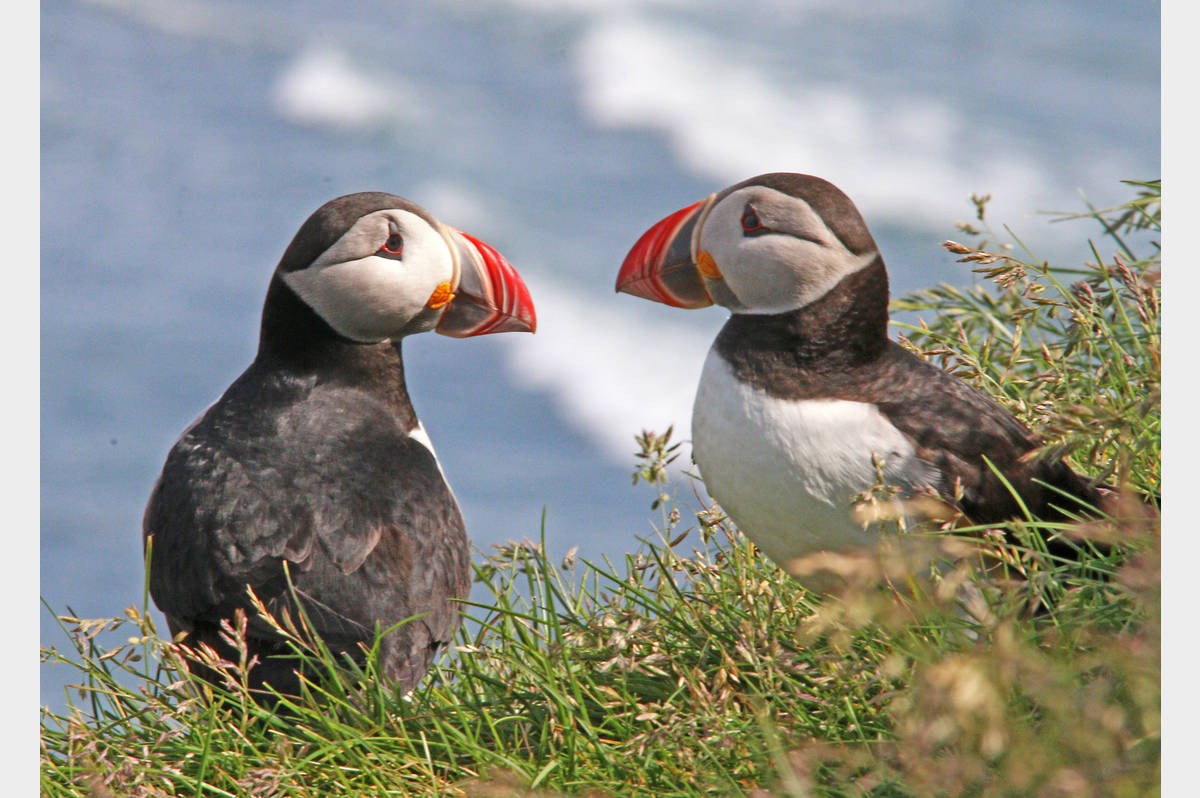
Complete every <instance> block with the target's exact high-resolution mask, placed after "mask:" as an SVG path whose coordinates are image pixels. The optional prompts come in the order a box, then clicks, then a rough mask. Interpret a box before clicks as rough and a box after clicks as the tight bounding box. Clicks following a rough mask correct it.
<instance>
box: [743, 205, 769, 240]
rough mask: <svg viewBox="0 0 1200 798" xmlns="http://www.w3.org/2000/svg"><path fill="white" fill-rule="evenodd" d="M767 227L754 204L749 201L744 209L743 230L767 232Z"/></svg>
mask: <svg viewBox="0 0 1200 798" xmlns="http://www.w3.org/2000/svg"><path fill="white" fill-rule="evenodd" d="M766 229H767V228H766V226H765V225H763V223H762V220H761V219H759V218H758V211H756V210H754V206H753V205H751V204H750V203H749V202H747V203H746V207H745V209H744V210H743V211H742V232H744V233H758V232H765V231H766Z"/></svg>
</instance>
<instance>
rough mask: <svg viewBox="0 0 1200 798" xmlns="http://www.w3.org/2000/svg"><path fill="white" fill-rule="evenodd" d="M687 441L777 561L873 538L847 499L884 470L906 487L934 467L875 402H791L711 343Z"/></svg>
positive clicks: (717, 491) (721, 497)
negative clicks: (763, 387)
mask: <svg viewBox="0 0 1200 798" xmlns="http://www.w3.org/2000/svg"><path fill="white" fill-rule="evenodd" d="M692 448H693V452H694V454H695V457H696V464H697V465H698V466H699V467H700V474H701V476H703V477H704V483H705V485H706V487H707V488H708V492H709V494H710V495H712V497H713V498H714V499H716V500H717V501H718V502H719V503H720V504H721V507H722V508H723V509H724V510H725V512H726V513H727V514H728V515H729V517H730V518H732V519H733V521H734V523H736V524H737V525H738V527H739V528H740V529H741V530H742V532H744V533H745V534H746V535H747V536H748V537H749V538H750V539H751V540H753V541H754V543H755V544H756V545H757V546H758V547H759V548H760V549H762V551H763V553H764V554H766V555H767V556H768V557H770V558H771V559H773V560H775V562H776V563H779V564H785V563H787V561H788V560H790V559H792V558H794V557H800V556H803V555H805V554H809V553H811V552H813V551H818V550H842V549H848V548H853V547H856V546H863V545H874V544H875V543H876V542H877V541H878V532H876V531H875V530H872V529H870V528H867V529H864V528H863V527H862V526H861V525H859V524H858V523H856V522H855V521H854V520H853V518H852V517H851V514H850V508H851V498H852V497H853V496H854V495H855V494H856V493H862V492H864V491H867V490H869V489H870V488H871V487H872V486H873V485H874V484H875V483H876V481H877V477H876V471H875V466H874V463H873V460H872V455H876V456H877V457H879V458H882V459H883V461H884V478H885V480H886V481H887V482H888V483H889V484H893V485H897V486H899V487H902V488H905V489H911V488H912V487H915V486H916V485H919V484H922V483H927V482H930V481H932V478H933V477H934V475H935V473H934V469H933V468H932V466H930V465H929V464H928V463H926V462H924V461H922V460H919V459H917V457H916V456H915V453H914V451H913V447H912V444H911V443H910V442H909V440H908V439H907V438H905V437H904V435H902V434H901V433H900V431H899V430H897V429H896V428H895V427H893V426H892V425H891V424H890V423H889V422H888V420H887V419H886V418H884V417H883V415H882V414H881V413H880V412H879V411H878V410H877V409H876V408H875V406H874V405H871V404H867V403H864V402H850V401H844V400H838V399H806V400H800V401H790V400H784V399H776V398H773V397H771V396H769V395H767V394H766V393H763V392H761V391H758V390H755V389H754V388H753V387H751V386H749V385H746V384H745V383H741V382H739V381H738V380H737V379H736V378H735V377H734V375H733V372H732V370H731V369H730V368H729V366H728V364H726V362H725V361H724V360H723V359H722V358H721V357H720V356H719V355H718V354H717V352H716V350H715V349H714V350H711V351H710V352H709V354H708V358H707V360H705V363H704V372H703V374H702V375H701V377H700V387H699V389H698V390H697V392H696V404H695V407H694V408H693V411H692Z"/></svg>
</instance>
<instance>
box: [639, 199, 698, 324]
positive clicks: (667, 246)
mask: <svg viewBox="0 0 1200 798" xmlns="http://www.w3.org/2000/svg"><path fill="white" fill-rule="evenodd" d="M712 203H713V197H709V198H708V199H706V200H702V201H700V202H697V203H696V204H695V205H689V206H688V207H686V208H684V209H682V210H679V211H676V212H675V213H673V214H671V215H670V216H668V217H667V218H665V219H663V220H662V221H661V222H659V223H658V224H656V225H654V226H653V227H651V228H650V229H649V230H647V231H646V232H645V233H643V234H642V237H641V238H639V239H638V240H637V243H636V244H634V245H633V249H631V250H629V254H628V255H626V256H625V262H624V263H622V264H621V271H620V273H619V274H617V290H618V291H624V292H625V293H627V294H633V295H634V296H640V297H642V298H643V299H650V300H653V301H655V302H662V303H664V304H667V305H673V306H674V307H677V308H703V307H708V306H709V305H711V304H713V298H712V296H711V295H710V294H709V291H708V289H707V287H706V286H705V284H704V277H705V276H704V275H703V274H702V273H701V270H700V267H699V266H698V265H697V262H696V254H695V253H696V246H695V242H694V241H693V239H695V238H697V237H698V235H699V227H700V226H701V225H702V224H703V222H704V218H705V217H706V216H707V215H708V211H709V209H710V208H711V207H712ZM718 276H719V275H718Z"/></svg>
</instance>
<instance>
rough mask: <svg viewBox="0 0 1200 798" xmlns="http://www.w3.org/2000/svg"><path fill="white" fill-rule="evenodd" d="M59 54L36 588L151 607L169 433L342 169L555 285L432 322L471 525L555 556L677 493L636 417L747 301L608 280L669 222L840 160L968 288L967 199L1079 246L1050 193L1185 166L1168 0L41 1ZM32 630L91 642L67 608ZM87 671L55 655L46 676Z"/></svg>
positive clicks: (882, 232)
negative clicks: (743, 186) (674, 297)
mask: <svg viewBox="0 0 1200 798" xmlns="http://www.w3.org/2000/svg"><path fill="white" fill-rule="evenodd" d="M41 61H42V70H41V242H40V243H41V254H42V263H41V429H40V434H41V456H42V459H41V496H40V502H41V572H40V589H41V594H42V596H43V597H44V599H45V600H46V601H47V602H48V603H49V605H50V607H51V608H53V610H54V611H56V612H65V611H66V610H67V608H68V607H70V608H71V609H72V610H73V611H74V612H75V613H76V614H77V615H80V616H83V617H105V616H112V615H116V614H119V613H120V612H121V611H122V609H123V608H125V607H127V606H129V605H130V604H135V603H140V602H141V598H142V560H141V557H142V551H141V516H142V510H143V507H144V504H145V501H146V498H147V496H148V495H149V492H150V489H151V487H152V485H153V482H154V479H155V477H156V476H157V474H158V471H159V469H160V468H161V466H162V462H163V459H164V457H165V456H166V453H167V451H168V449H169V448H170V446H171V445H172V443H173V442H174V441H175V439H176V438H177V436H178V435H179V433H180V432H181V431H182V429H183V428H184V427H185V426H186V425H187V424H188V423H190V422H191V421H192V420H193V419H194V418H195V417H196V416H197V415H199V414H200V413H201V412H203V411H204V409H205V408H206V407H207V406H208V405H209V404H210V403H211V402H213V401H214V400H215V399H216V398H217V397H218V396H219V395H220V393H221V392H222V391H223V390H224V389H225V387H226V386H227V385H228V384H229V383H230V382H231V381H232V380H233V379H234V378H235V377H236V376H237V375H238V374H239V373H240V372H241V371H242V370H243V369H244V368H245V367H246V365H247V364H248V363H249V362H250V360H251V359H252V358H253V354H254V351H255V348H256V343H257V332H258V322H259V313H260V310H261V303H262V300H263V296H264V292H265V290H266V286H267V282H268V280H269V278H270V275H271V271H272V269H273V268H274V266H275V263H276V262H277V260H278V258H279V256H280V255H281V254H282V251H283V249H284V247H285V246H286V245H287V243H288V242H289V241H290V239H291V237H292V235H293V233H294V232H295V231H296V229H297V228H298V226H299V225H300V223H301V222H302V221H303V220H304V219H305V218H306V217H307V216H308V214H310V213H311V212H312V211H313V210H315V209H316V208H317V207H318V206H319V205H321V204H322V203H323V202H325V201H326V200H328V199H331V198H333V197H335V196H338V195H341V194H345V193H350V192H353V191H363V190H380V191H390V192H393V193H396V194H400V195H403V196H406V197H408V198H410V199H412V200H413V201H415V202H417V203H419V204H421V205H423V206H425V207H426V208H428V209H429V210H430V211H431V212H432V213H433V214H434V215H436V216H437V217H438V218H440V219H441V220H443V221H445V222H447V223H449V224H452V225H454V226H456V227H459V228H461V229H463V230H466V231H467V232H469V233H471V234H473V235H476V236H479V237H481V238H483V239H484V240H485V241H487V242H488V243H490V244H492V245H493V246H495V247H496V248H497V249H499V250H500V251H501V252H503V253H504V254H505V256H506V257H507V258H508V259H509V260H510V261H511V262H512V264H513V265H514V266H516V268H517V269H518V270H519V271H520V272H521V274H522V275H523V276H524V277H525V279H526V282H527V283H528V285H529V288H530V291H531V293H532V295H533V298H534V302H535V305H536V307H537V313H538V321H539V328H538V332H537V334H536V335H534V336H529V335H498V336H489V337H485V338H481V339H471V340H465V341H461V340H453V339H448V338H444V337H441V336H436V335H422V336H417V337H414V338H411V339H409V340H408V341H406V343H405V348H404V353H405V361H406V364H407V366H408V377H409V387H410V391H411V393H412V395H413V400H414V404H415V405H416V409H417V412H418V414H419V415H420V417H421V419H422V421H423V423H424V425H425V427H426V429H427V430H428V431H429V433H430V436H431V437H432V439H433V441H434V444H435V445H436V447H437V451H438V454H439V457H440V459H441V461H442V464H443V466H444V468H445V470H446V472H447V474H448V475H449V479H450V481H451V484H452V485H453V487H454V489H455V491H456V493H457V495H458V498H459V501H460V503H461V505H462V508H463V512H464V515H465V517H466V520H467V525H468V530H469V532H470V534H471V536H472V538H473V541H474V543H475V545H476V546H477V547H479V548H480V549H481V550H483V551H487V550H489V548H490V547H491V546H492V545H493V544H497V543H502V542H504V541H506V540H509V539H521V538H530V539H535V540H536V539H537V538H538V537H539V535H540V534H541V529H542V518H543V513H544V516H545V537H546V541H547V545H548V547H549V550H550V551H551V553H552V554H554V555H555V556H562V555H564V554H566V552H567V551H568V550H570V549H571V548H572V547H575V546H578V547H579V555H580V556H582V557H587V558H597V557H599V556H602V555H607V556H609V557H611V558H613V559H618V558H620V557H621V555H623V554H624V553H625V552H631V551H634V550H636V549H637V547H638V546H639V537H647V536H652V535H653V533H654V532H653V527H652V523H653V522H654V520H655V519H656V514H655V513H653V512H651V511H650V508H649V502H650V501H651V499H652V498H653V495H652V493H651V491H650V490H649V489H647V488H646V487H645V486H638V487H637V488H634V487H631V485H630V474H631V472H632V470H633V468H634V465H635V460H634V457H633V452H634V450H635V448H636V447H635V444H634V435H635V434H637V433H638V432H639V431H640V430H642V429H643V428H650V429H654V430H658V431H662V430H664V429H665V428H666V427H667V425H669V424H674V425H675V429H676V430H677V432H678V434H677V436H676V437H679V438H686V437H687V430H688V429H689V426H690V424H689V419H690V409H691V400H692V393H693V390H694V387H695V385H696V381H697V379H698V377H699V372H700V366H701V363H702V361H703V358H704V354H705V351H706V350H707V348H708V345H709V343H710V341H711V339H712V337H713V335H714V334H715V332H716V330H717V328H718V327H719V326H720V324H721V323H722V321H723V320H724V317H725V314H724V312H723V311H721V310H720V309H715V308H714V309H709V310H707V311H704V312H692V313H685V312H682V311H677V310H673V309H671V308H666V307H663V306H659V305H656V304H652V303H648V302H645V301H641V300H637V299H635V298H633V297H629V296H625V295H620V296H618V295H616V294H614V293H613V281H614V278H615V276H616V271H617V269H618V267H619V265H620V263H621V260H622V258H623V257H624V255H625V253H626V251H627V250H628V249H629V247H630V246H631V245H632V244H633V242H634V241H635V240H636V239H637V237H638V236H639V235H640V234H641V233H642V231H643V230H644V229H645V228H646V227H647V226H649V225H650V224H651V223H652V222H654V221H657V220H658V219H659V218H661V217H662V216H664V215H665V214H667V213H669V212H671V211H674V210H676V209H678V208H680V207H683V206H684V205H686V204H690V203H692V202H694V201H696V200H698V199H701V198H703V197H704V196H706V195H707V194H708V193H710V192H712V191H716V190H719V189H721V188H723V187H724V186H726V185H728V184H730V183H733V182H736V181H738V180H741V179H743V178H746V177H749V176H751V175H754V174H757V173H759V172H765V171H799V172H808V173H812V174H817V175H820V176H822V177H825V178H827V179H829V180H831V181H833V182H834V183H835V184H837V185H838V186H839V187H840V188H842V189H843V190H844V191H845V192H846V193H847V194H849V195H850V197H851V198H853V199H854V200H855V201H856V202H857V204H858V206H859V208H860V209H861V210H862V211H863V213H864V215H865V217H866V218H867V220H868V222H869V224H870V225H871V229H872V232H873V233H874V235H875V238H876V240H877V241H878V242H879V244H880V246H881V247H882V250H883V253H884V258H885V260H886V261H887V264H888V267H889V271H890V274H891V278H892V293H893V295H897V294H900V293H903V292H906V291H910V290H914V289H917V288H922V287H926V286H929V285H932V284H934V283H937V282H940V281H949V282H952V283H955V284H959V285H963V284H968V283H970V282H971V280H972V275H971V273H970V271H969V269H968V268H967V267H966V266H964V265H962V264H957V263H955V262H954V261H953V259H952V258H951V257H950V256H949V255H948V254H946V253H945V252H944V250H942V249H941V247H940V246H939V242H940V241H942V240H944V239H946V238H955V237H961V234H959V233H958V232H957V231H956V230H955V229H954V222H956V221H959V220H964V221H965V220H968V219H969V218H971V215H972V206H971V204H970V202H969V199H968V198H969V196H970V194H971V193H980V194H983V193H990V194H991V195H992V196H993V201H992V202H991V204H990V205H989V218H990V219H991V220H992V222H993V223H995V224H997V225H998V224H1000V223H1006V224H1008V225H1009V226H1011V227H1012V228H1013V229H1014V230H1015V231H1016V232H1017V233H1018V234H1019V236H1020V237H1021V239H1022V241H1023V242H1024V243H1025V245H1026V246H1028V247H1029V249H1030V250H1032V251H1033V252H1034V253H1035V255H1036V256H1037V257H1039V258H1050V259H1057V260H1064V259H1070V260H1073V261H1076V262H1078V261H1080V260H1082V259H1084V258H1087V257H1088V256H1089V253H1088V251H1087V250H1086V248H1085V247H1084V246H1083V244H1082V239H1083V237H1084V236H1087V235H1095V233H1096V228H1095V227H1094V226H1092V225H1089V224H1088V223H1087V222H1071V223H1067V224H1051V223H1050V222H1049V220H1048V217H1047V216H1045V215H1041V214H1038V213H1036V212H1038V211H1082V210H1083V209H1084V204H1083V200H1082V199H1081V192H1082V194H1083V195H1085V196H1086V197H1087V199H1088V200H1089V201H1091V202H1092V203H1094V204H1095V205H1097V206H1100V207H1104V206H1106V205H1109V204H1113V203H1115V202H1118V201H1122V200H1124V199H1126V198H1128V196H1129V193H1128V191H1127V190H1126V189H1125V187H1123V186H1122V185H1121V184H1120V183H1119V180H1120V179H1123V178H1127V179H1149V178H1155V177H1158V176H1159V169H1160V151H1159V135H1160V130H1159V106H1160V93H1159V79H1160V69H1159V10H1158V6H1157V4H1154V3H1144V2H1133V1H1132V0H1131V1H1129V2H1126V1H1125V0H1119V1H1118V2H1111V3H1105V4H1103V6H1102V7H1101V6H1100V5H1097V4H1096V3H1095V2H1091V1H1090V0H1067V1H1065V2H1059V3H1054V4H1047V3H1043V2H1034V1H1033V0H1029V1H1027V2H1022V1H1018V2H1009V3H1003V4H998V3H993V2H984V1H983V0H910V2H908V3H904V4H883V3H872V2H863V1H862V0H836V2H834V1H833V0H800V1H796V2H783V1H782V0H776V1H775V2H770V1H769V0H750V1H748V2H739V3H736V4H735V3H724V2H704V1H702V0H658V2H652V1H651V0H646V1H645V2H640V1H639V0H559V1H558V2H552V1H551V0H459V1H457V2H443V3H437V4H434V3H401V2H383V1H382V0H366V1H365V2H358V3H353V4H346V3H334V2H327V1H323V0H287V2H284V1H283V0H259V2H255V3H237V2H231V1H226V0H43V2H42V3H41ZM1101 254H1105V255H1106V254H1108V253H1107V252H1104V251H1102V253H1101ZM684 451H685V455H684V458H681V460H686V459H687V455H688V454H690V450H688V449H687V447H685V449H684ZM684 491H685V493H686V494H687V495H688V496H690V488H684ZM163 629H164V630H165V625H164V627H163ZM41 638H42V643H43V644H45V645H55V646H59V647H64V646H65V645H66V643H67V641H66V639H65V637H64V636H63V635H62V634H61V633H60V632H59V631H58V628H57V626H56V624H55V623H54V621H53V619H52V617H51V614H50V612H48V611H46V610H44V609H43V610H42V621H41ZM72 677H73V674H71V673H69V672H67V671H65V670H64V669H61V668H50V667H43V668H42V670H41V701H42V702H43V703H45V704H49V705H52V706H54V707H61V706H62V705H63V685H64V684H66V683H67V682H68V681H70V680H71V678H72Z"/></svg>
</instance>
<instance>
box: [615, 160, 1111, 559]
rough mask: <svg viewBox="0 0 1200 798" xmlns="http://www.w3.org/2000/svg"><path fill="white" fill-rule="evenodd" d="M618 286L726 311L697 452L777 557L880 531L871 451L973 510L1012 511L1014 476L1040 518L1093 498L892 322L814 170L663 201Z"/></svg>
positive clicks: (855, 219) (986, 516) (892, 469)
mask: <svg viewBox="0 0 1200 798" xmlns="http://www.w3.org/2000/svg"><path fill="white" fill-rule="evenodd" d="M617 290H618V291H624V292H626V293H630V294H633V295H635V296H640V297H643V298H646V299H651V300H654V301H657V302H663V303H665V304H668V305H674V306H677V307H683V308H698V307H706V306H708V305H711V304H714V303H716V304H719V305H722V306H724V307H726V308H729V309H730V310H731V311H732V315H731V316H730V318H729V320H728V321H727V322H726V323H725V326H724V327H723V328H722V329H721V331H720V333H719V334H718V335H717V338H716V341H715V342H714V343H713V346H712V348H711V350H710V351H709V353H708V356H707V359H706V360H705V363H704V369H703V373H702V375H701V378H700V385H699V388H698V390H697V392H696V400H695V406H694V408H693V415H692V446H693V454H694V457H695V460H696V464H697V465H698V466H699V469H700V473H701V476H702V477H703V478H704V482H705V485H706V487H707V489H708V492H709V493H710V494H711V495H712V497H713V498H715V499H716V500H717V501H718V502H719V503H720V505H721V506H722V508H723V509H724V510H725V512H726V513H727V514H728V515H729V517H730V518H732V519H733V521H734V522H735V523H736V524H737V525H738V527H739V528H740V529H741V530H742V531H743V532H745V533H746V535H747V536H748V537H750V539H751V540H753V541H754V542H755V544H756V545H757V546H758V547H759V548H760V549H762V551H763V552H764V553H765V554H767V555H768V556H769V557H771V558H772V559H773V560H775V561H776V562H777V563H779V564H780V565H786V564H787V563H788V562H789V561H790V560H792V559H793V558H796V557H801V556H804V555H806V554H809V553H812V552H814V551H819V550H833V551H836V550H846V549H850V548H855V547H859V546H863V545H872V544H873V543H875V542H877V541H878V532H877V531H876V530H875V529H873V528H871V527H864V526H863V525H862V524H860V523H858V522H857V521H856V520H855V519H854V517H853V516H852V514H851V512H850V510H851V500H852V497H853V496H854V495H855V494H860V493H863V492H866V491H868V490H870V489H871V488H872V487H873V486H874V485H875V484H876V482H877V481H878V474H879V471H878V470H877V464H880V463H881V464H882V475H883V477H884V481H885V482H886V483H887V484H889V485H894V486H896V487H897V488H900V489H901V491H902V495H911V494H914V493H918V492H923V491H930V490H932V491H933V492H935V493H936V494H937V495H938V496H939V497H940V498H941V500H942V501H943V502H945V503H947V504H951V505H953V506H955V507H957V508H958V509H959V510H961V512H962V513H963V514H964V515H965V516H966V517H967V518H968V519H970V520H971V521H973V522H975V523H978V524H989V523H999V522H1001V521H1004V520H1007V519H1010V518H1014V517H1020V516H1021V515H1022V510H1021V506H1020V504H1019V503H1018V501H1017V500H1016V498H1014V496H1013V491H1015V492H1016V494H1017V495H1018V496H1019V497H1020V500H1021V503H1023V504H1024V505H1025V507H1026V508H1028V510H1029V511H1030V512H1031V513H1032V514H1033V515H1034V516H1035V517H1039V518H1042V519H1047V520H1053V519H1062V518H1066V517H1070V516H1072V515H1077V514H1081V513H1084V512H1086V510H1087V509H1088V508H1091V507H1095V506H1097V505H1098V500H1099V496H1098V494H1097V491H1096V489H1095V488H1094V487H1093V486H1092V485H1091V483H1089V481H1088V480H1087V479H1086V478H1084V477H1082V476H1080V475H1078V474H1076V473H1075V472H1073V471H1072V470H1071V469H1070V468H1069V467H1068V466H1067V465H1066V464H1064V463H1063V462H1061V461H1057V460H1045V459H1038V458H1036V457H1027V455H1029V454H1030V453H1031V452H1032V451H1033V450H1034V449H1036V448H1037V445H1038V444H1037V441H1036V439H1035V438H1034V436H1033V435H1032V434H1031V433H1030V431H1029V430H1028V429H1026V428H1025V427H1024V426H1023V425H1022V424H1021V423H1020V422H1019V421H1017V419H1015V418H1014V417H1013V416H1012V415H1011V414H1010V413H1008V412H1007V411H1006V410H1004V409H1003V408H1001V407H1000V406H999V405H997V404H996V403H995V402H993V401H992V400H991V399H990V398H989V397H988V396H986V395H985V394H984V393H982V392H981V391H979V390H977V389H975V388H973V387H972V386H970V385H968V384H967V383H965V382H962V381H961V380H959V379H957V378H955V377H953V376H951V375H950V374H948V373H947V372H945V371H943V370H942V369H939V368H937V367H936V366H934V365H933V364H931V363H928V362H926V361H925V360H922V359H921V358H919V357H917V356H916V355H914V354H912V353H910V352H908V351H907V350H905V349H904V348H903V347H901V346H900V345H899V344H897V343H896V342H894V341H892V340H890V339H889V338H888V336H887V323H888V307H887V305H888V283H887V272H886V271H885V268H884V263H883V258H882V257H881V255H880V254H879V250H878V248H877V247H876V245H875V241H874V239H873V238H872V237H871V234H870V232H869V231H868V230H867V226H866V223H865V222H864V221H863V219H862V216H861V215H860V214H859V212H858V209H857V208H856V207H855V206H854V204H853V203H852V202H851V201H850V199H849V198H848V197H846V195H845V194H843V193H842V192H841V191H840V190H838V189H837V188H836V187H835V186H833V185H832V184H830V183H828V182H827V181H825V180H822V179H820V178H817V177H812V176H809V175H801V174H792V173H773V174H765V175H760V176H757V177H753V178H750V179H749V180H745V181H743V182H741V183H738V184H737V185H734V186H731V187H729V188H727V189H725V190H723V191H721V192H719V193H716V194H713V195H711V196H709V197H708V198H707V199H705V200H703V201H701V202H698V203H696V204H694V205H691V206H689V207H687V208H684V209H683V210H681V211H678V212H676V213H674V214H672V215H671V216H669V217H667V218H666V219H663V220H662V221H661V222H659V223H657V224H656V225H654V226H653V227H651V228H650V229H649V230H648V231H647V232H646V233H645V234H644V235H643V236H642V237H641V239H640V240H639V241H638V242H637V243H636V244H635V245H634V247H633V249H632V250H631V251H630V253H629V255H628V256H627V257H626V259H625V262H624V264H623V265H622V267H621V271H620V273H619V276H618V278H617ZM985 458H986V460H985ZM988 461H990V463H991V467H989V465H988ZM993 467H994V469H995V471H993ZM996 471H998V472H999V474H1001V475H1003V478H1004V479H1003V480H1002V479H1000V478H999V477H998V476H997V474H996ZM1005 480H1006V481H1007V482H1008V483H1009V485H1011V486H1012V490H1010V489H1009V487H1008V486H1006V485H1005V484H1004V481H1005ZM908 520H910V521H915V520H920V519H917V518H909V519H908Z"/></svg>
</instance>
